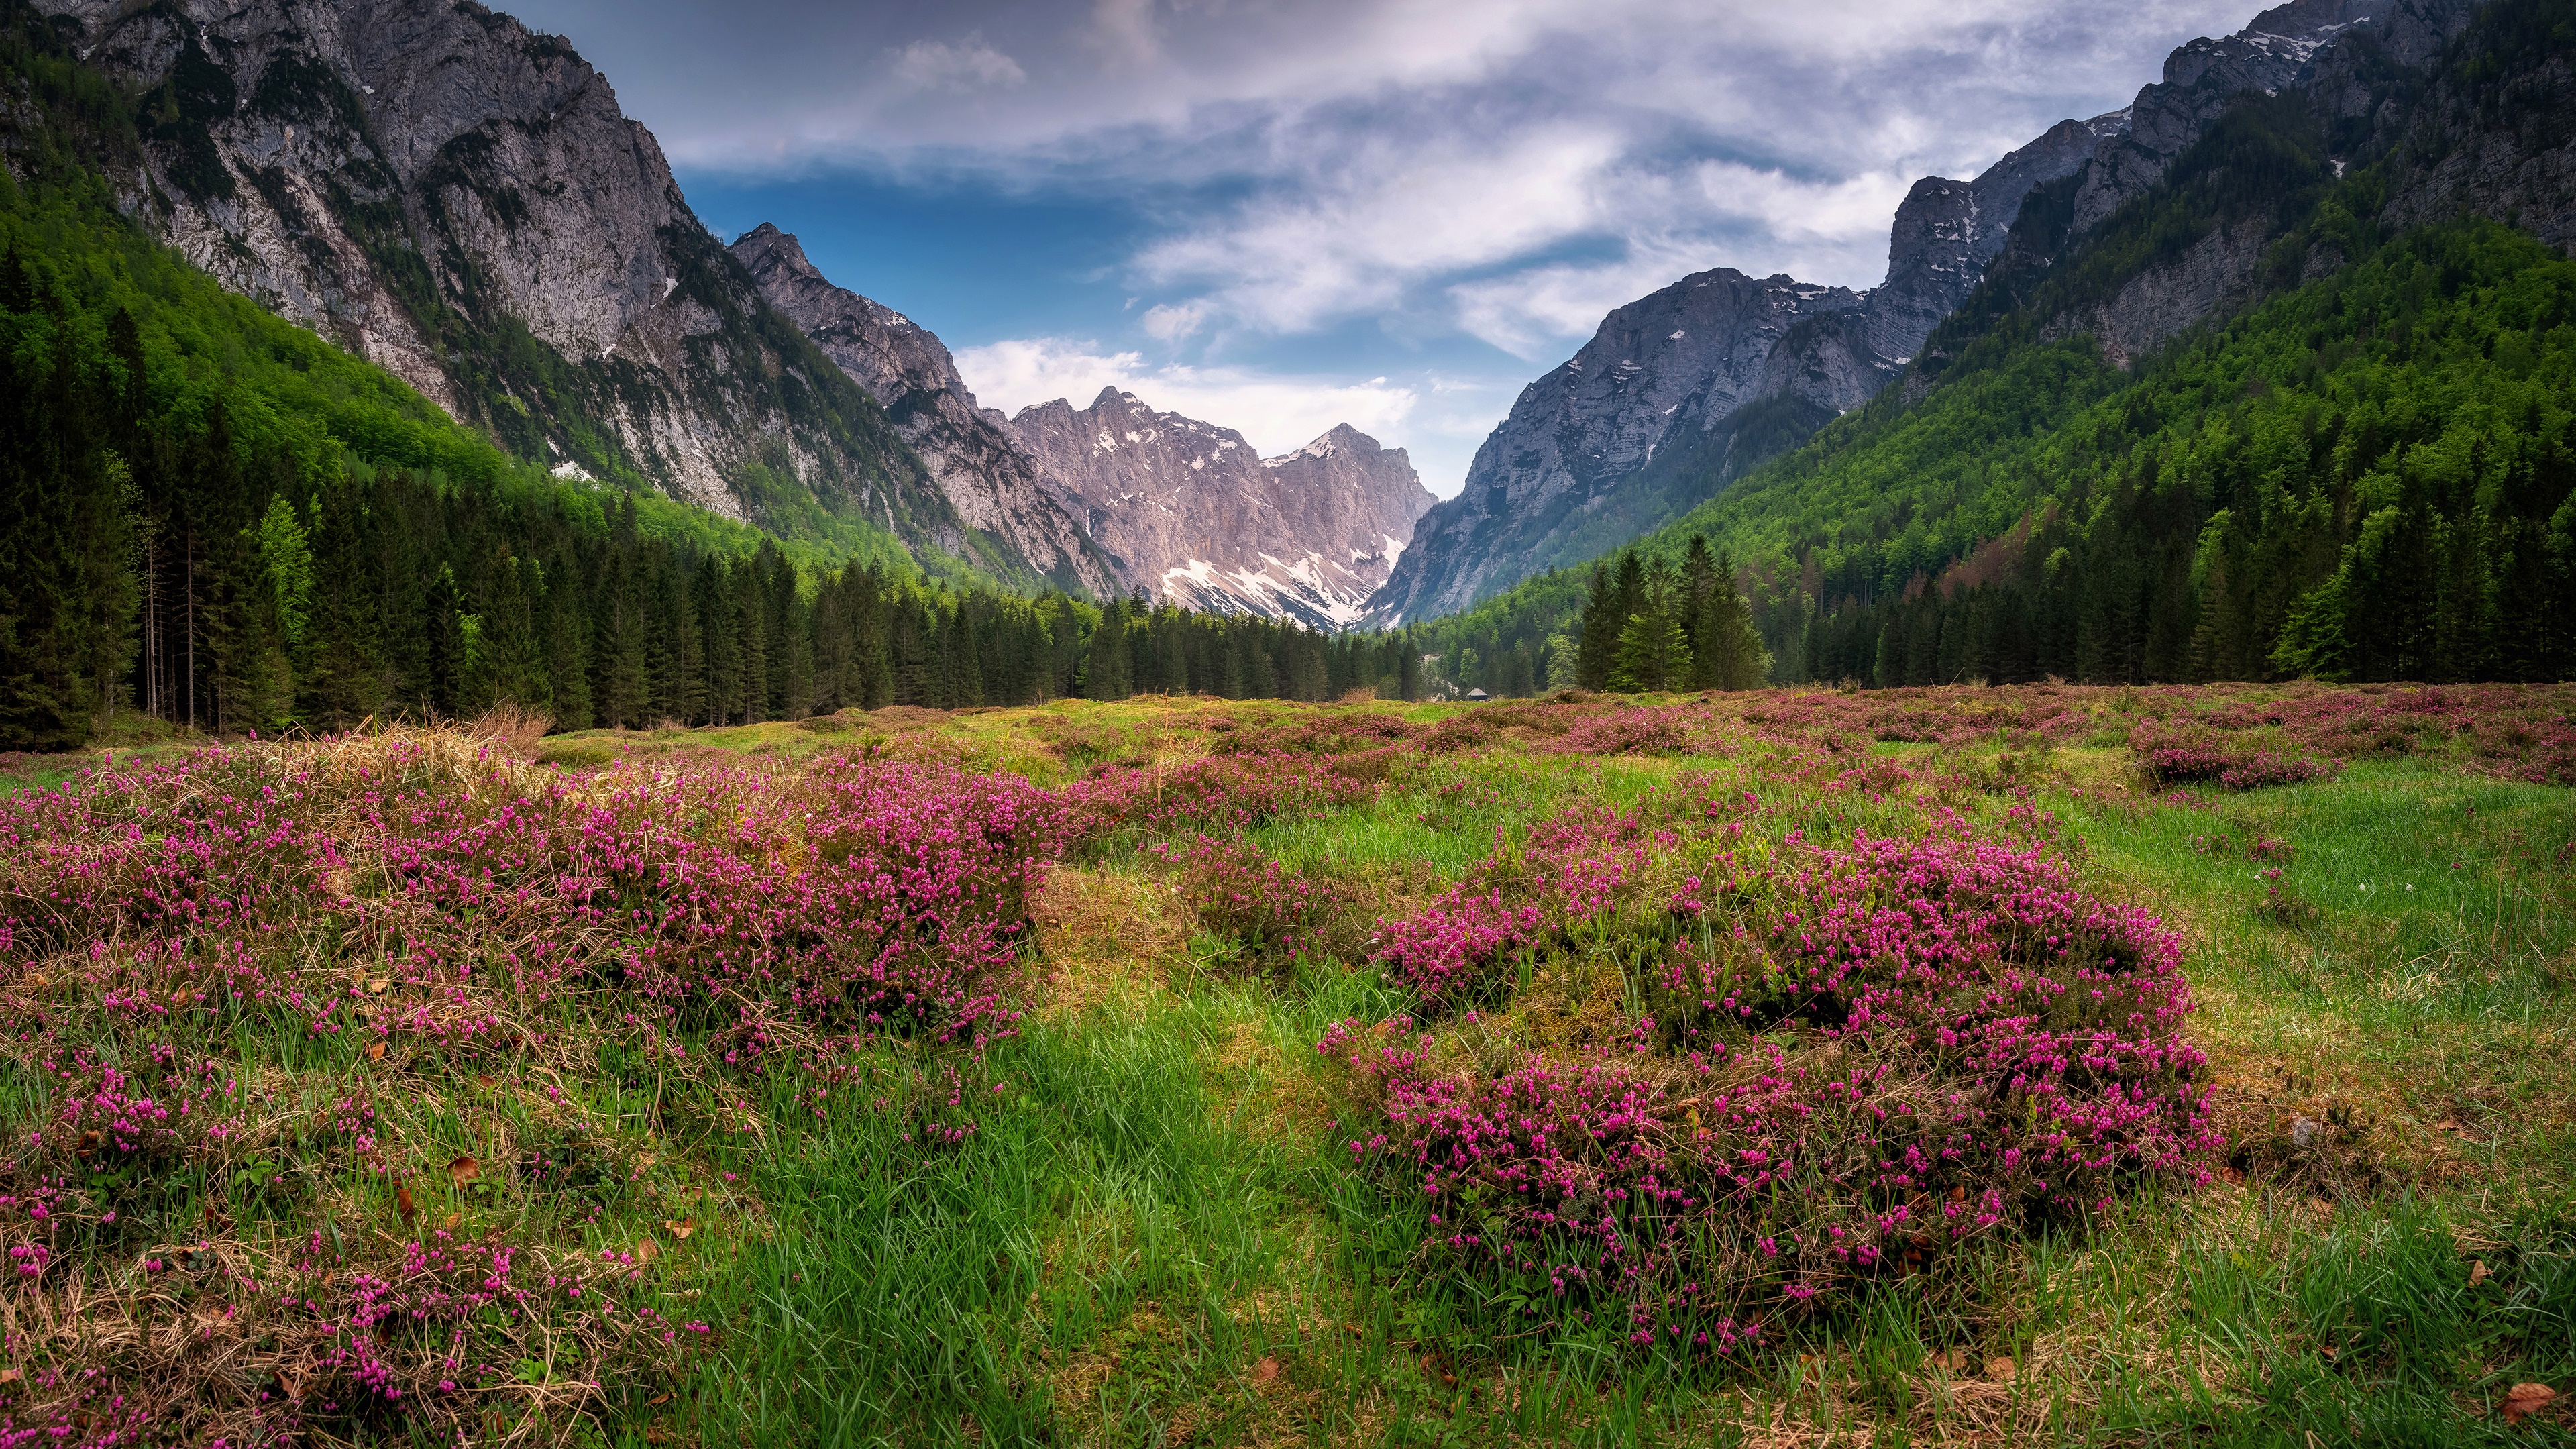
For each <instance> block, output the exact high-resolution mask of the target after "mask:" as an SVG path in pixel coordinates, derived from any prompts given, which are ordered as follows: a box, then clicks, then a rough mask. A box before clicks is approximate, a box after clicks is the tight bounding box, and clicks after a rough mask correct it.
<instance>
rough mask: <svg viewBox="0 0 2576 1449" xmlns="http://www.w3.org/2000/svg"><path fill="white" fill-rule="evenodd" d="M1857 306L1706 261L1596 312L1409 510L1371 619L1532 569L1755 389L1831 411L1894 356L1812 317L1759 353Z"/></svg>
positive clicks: (1459, 597)
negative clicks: (1792, 346) (1880, 354)
mask: <svg viewBox="0 0 2576 1449" xmlns="http://www.w3.org/2000/svg"><path fill="white" fill-rule="evenodd" d="M1861 304H1862V298H1861V297H1860V295H1859V294H1857V293H1854V292H1852V291H1850V290H1848V289H1846V288H1842V287H1823V286H1813V285H1809V284H1807V283H1802V282H1798V281H1794V280H1792V279H1791V278H1789V277H1786V276H1775V277H1770V278H1766V279H1760V280H1757V279H1755V278H1752V277H1748V276H1745V275H1744V274H1743V273H1741V272H1738V271H1735V270H1732V269H1731V268H1724V267H1721V268H1718V269H1716V270H1714V271H1707V272H1700V273H1698V274H1696V275H1693V276H1688V277H1684V278H1683V279H1682V280H1680V281H1678V282H1675V283H1674V284H1673V285H1671V286H1669V287H1666V288H1664V289H1663V290H1662V291H1660V292H1656V293H1654V294H1652V295H1650V296H1647V297H1643V298H1640V299H1639V300H1637V301H1634V302H1631V303H1629V304H1628V305H1627V306H1625V307H1622V308H1620V309H1619V310H1617V311H1615V312H1613V313H1611V314H1610V315H1609V316H1608V317H1607V318H1605V319H1603V321H1602V323H1601V328H1600V330H1599V331H1598V332H1596V333H1594V334H1593V337H1592V340H1591V341H1590V342H1588V343H1586V344H1584V347H1583V349H1582V350H1581V351H1580V352H1577V353H1576V354H1575V355H1574V356H1573V357H1572V358H1571V359H1569V360H1568V361H1567V362H1565V363H1564V364H1563V365H1562V366H1560V367H1558V368H1557V369H1556V370H1555V371H1553V372H1551V373H1549V374H1548V375H1547V376H1545V377H1542V378H1540V379H1539V380H1538V381H1536V382H1534V383H1531V384H1530V385H1529V386H1528V387H1527V388H1525V389H1523V390H1522V392H1521V395H1520V398H1519V399H1518V400H1517V401H1516V402H1514V403H1513V404H1512V410H1511V413H1510V414H1509V415H1508V416H1507V417H1505V418H1504V420H1503V422H1502V424H1501V425H1500V426H1498V427H1496V428H1495V429H1494V432H1493V435H1492V436H1491V437H1489V438H1487V439H1486V440H1485V444H1484V446H1483V447H1481V448H1479V449H1477V451H1476V458H1475V461H1474V462H1473V463H1472V464H1470V465H1469V467H1468V469H1467V484H1466V487H1465V488H1464V489H1463V490H1462V491H1461V492H1460V493H1459V495H1458V496H1457V497H1455V498H1452V499H1449V500H1447V501H1446V502H1443V503H1440V504H1438V505H1435V506H1434V507H1433V508H1432V510H1431V511H1430V512H1429V513H1428V514H1426V515H1424V517H1423V519H1422V522H1421V523H1420V524H1419V525H1418V526H1417V527H1416V529H1415V536H1414V543H1413V547H1412V548H1411V549H1409V550H1407V551H1406V553H1405V556H1404V557H1403V558H1402V559H1401V560H1400V561H1398V563H1397V564H1396V567H1395V572H1394V573H1393V575H1392V576H1390V577H1389V579H1388V580H1387V583H1386V586H1385V587H1384V588H1383V589H1381V590H1379V592H1378V594H1377V597H1376V598H1375V599H1374V600H1373V601H1372V608H1373V610H1374V612H1375V615H1376V617H1377V619H1378V620H1379V621H1380V622H1383V623H1388V624H1393V623H1398V622H1401V621H1403V620H1406V619H1424V618H1430V617H1433V616H1435V615H1439V614H1444V613H1449V612H1453V611H1455V610H1458V609H1462V608H1465V607H1466V606H1468V605H1469V604H1472V603H1474V602H1475V601H1476V600H1477V599H1479V598H1481V597H1483V596H1484V595H1486V594H1489V593H1492V592H1493V591H1495V590H1496V589H1500V588H1503V587H1506V586H1508V585H1510V584H1512V583H1515V582H1518V581H1519V580H1520V579H1522V578H1525V577H1527V576H1529V575H1530V574H1532V573H1535V572H1537V571H1539V570H1540V569H1543V568H1545V567H1547V566H1548V565H1549V563H1551V562H1554V561H1557V555H1558V552H1559V545H1560V544H1562V543H1564V542H1566V541H1569V540H1571V539H1573V538H1576V537H1578V536H1581V535H1582V534H1583V533H1584V532H1585V529H1584V524H1585V523H1586V522H1587V521H1588V516H1589V515H1590V514H1592V513H1594V512H1596V511H1598V510H1600V509H1602V508H1605V507H1609V506H1612V505H1613V504H1614V503H1615V501H1616V500H1615V495H1616V494H1617V492H1618V490H1619V488H1620V485H1621V484H1622V483H1623V482H1625V481H1627V480H1628V479H1630V478H1631V477H1632V476H1634V475H1635V474H1637V473H1638V472H1639V471H1640V470H1642V469H1644V468H1645V467H1647V466H1648V465H1649V464H1650V463H1652V462H1653V460H1654V458H1655V456H1656V454H1657V453H1658V452H1659V451H1661V450H1665V449H1669V448H1673V447H1676V446H1690V445H1692V444H1695V443H1696V442H1698V441H1699V440H1700V438H1701V436H1702V435H1705V434H1707V433H1709V432H1711V431H1713V430H1715V429H1716V428H1717V427H1718V426H1719V425H1720V424H1722V423H1724V422H1725V421H1726V420H1727V419H1728V418H1729V417H1731V416H1732V415H1733V414H1734V413H1735V412H1736V411H1737V410H1738V409H1740V408H1742V407H1743V406H1745V405H1746V404H1748V403H1750V402H1753V401H1755V400H1756V399H1758V398H1762V397H1765V396H1771V395H1774V394H1778V393H1788V394H1793V395H1795V396H1798V397H1801V398H1804V399H1806V400H1807V401H1809V402H1812V403H1814V404H1817V405H1818V406H1820V407H1822V408H1825V409H1829V410H1832V411H1839V410H1841V409H1843V408H1847V407H1850V406H1852V405H1853V404H1854V403H1857V402H1859V401H1861V400H1863V399H1865V398H1867V397H1868V396H1870V394H1872V393H1874V392H1876V391H1877V390H1878V388H1879V387H1880V386H1881V385H1883V384H1884V383H1885V381H1886V379H1887V378H1888V377H1889V376H1892V375H1893V372H1894V369H1893V367H1892V365H1890V364H1888V363H1886V362H1885V361H1884V360H1883V359H1879V358H1876V357H1873V356H1870V355H1868V353H1867V348H1866V342H1865V333H1862V334H1861V335H1855V332H1854V330H1853V329H1833V330H1815V329H1811V330H1809V331H1807V332H1805V333H1804V334H1802V336H1803V341H1804V344H1805V345H1804V346H1802V347H1801V348H1800V349H1799V350H1798V351H1797V352H1795V353H1793V354H1792V355H1791V357H1789V358H1787V359H1784V360H1783V361H1782V364H1781V365H1780V366H1779V367H1778V368H1777V369H1775V368H1774V366H1773V354H1774V352H1775V351H1777V350H1778V349H1779V347H1780V344H1781V343H1782V341H1783V340H1784V339H1786V338H1788V337H1789V336H1790V335H1791V332H1792V329H1793V328H1796V327H1797V326H1798V324H1799V323H1801V322H1804V321H1806V320H1808V319H1810V318H1820V317H1826V316H1832V315H1835V314H1843V313H1851V312H1855V311H1856V310H1857V309H1858V308H1859V307H1860V306H1861ZM1766 388H1768V389H1769V390H1770V391H1768V392H1766Z"/></svg>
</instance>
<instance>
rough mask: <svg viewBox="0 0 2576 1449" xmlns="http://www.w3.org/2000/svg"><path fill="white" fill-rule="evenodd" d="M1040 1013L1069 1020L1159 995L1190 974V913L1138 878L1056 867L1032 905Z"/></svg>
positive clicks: (1157, 885)
mask: <svg viewBox="0 0 2576 1449" xmlns="http://www.w3.org/2000/svg"><path fill="white" fill-rule="evenodd" d="M1033 907H1034V911H1035V917H1036V922H1037V933H1038V944H1039V948H1040V951H1041V954H1042V955H1043V957H1044V960H1045V963H1046V970H1047V984H1046V988H1045V995H1044V1001H1043V1005H1042V1008H1041V1009H1042V1011H1043V1012H1044V1013H1045V1014H1046V1015H1048V1016H1055V1017H1074V1016H1081V1015H1084V1014H1086V1013H1089V1012H1092V1011H1095V1010H1098V1009H1101V1008H1103V1007H1117V1006H1121V1005H1127V1006H1133V1005H1138V1004H1141V1003H1142V1002H1143V1001H1144V1000H1146V999H1148V998H1152V997H1155V996H1159V995H1161V994H1163V993H1164V992H1165V990H1166V989H1167V988H1168V987H1169V986H1170V984H1171V983H1172V982H1173V981H1174V980H1175V979H1178V978H1180V977H1183V976H1185V975H1186V974H1187V973H1188V971H1189V969H1190V951H1189V942H1190V930H1191V928H1192V927H1193V926H1194V925H1195V920H1194V918H1193V916H1192V913H1191V911H1190V908H1189V907H1188V906H1187V905H1186V904H1184V903H1183V902H1182V901H1181V900H1180V898H1179V897H1178V896H1177V895H1175V894H1174V893H1173V891H1172V889H1171V887H1170V886H1168V885H1166V884H1164V883H1163V882H1161V881H1159V880H1155V879H1153V878H1151V877H1146V876H1135V875H1127V874H1123V873H1120V872H1115V871H1108V870H1085V869H1081V868H1079V867H1075V866H1059V867H1057V868H1056V869H1055V870H1053V871H1051V872H1049V873H1048V875H1047V880H1046V885H1045V886H1044V887H1043V888H1042V889H1041V890H1040V891H1039V892H1038V896H1037V899H1036V900H1035V902H1034V903H1033Z"/></svg>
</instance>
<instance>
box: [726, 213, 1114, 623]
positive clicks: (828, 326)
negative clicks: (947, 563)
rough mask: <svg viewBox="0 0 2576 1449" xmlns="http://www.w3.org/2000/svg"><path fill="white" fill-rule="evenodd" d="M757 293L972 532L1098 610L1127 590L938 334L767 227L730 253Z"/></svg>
mask: <svg viewBox="0 0 2576 1449" xmlns="http://www.w3.org/2000/svg"><path fill="white" fill-rule="evenodd" d="M732 251H733V254H734V257H735V258H736V259H737V260H739V261H740V262H741V263H742V264H743V266H744V267H745V268H746V269H747V270H748V271H749V272H750V273H751V276H752V280H753V281H755V282H757V283H759V284H760V292H761V295H762V296H763V297H766V298H767V299H768V300H769V304H770V305H771V306H773V307H776V308H777V309H778V310H779V312H780V313H781V314H782V315H783V316H785V317H786V318H787V320H789V321H791V322H793V323H795V324H796V325H797V326H798V327H800V328H802V329H804V332H805V335H806V336H807V337H810V338H812V339H813V340H814V343H815V345H816V346H818V347H820V348H822V349H823V355H824V356H826V357H829V358H831V359H832V361H833V362H835V363H837V364H839V365H840V368H841V370H842V371H843V372H845V373H848V374H849V375H850V379H851V380H852V381H853V382H856V383H857V384H858V385H859V386H861V387H863V388H865V389H867V391H868V394H869V396H871V397H874V398H875V399H876V400H877V401H878V402H879V403H881V404H883V405H884V406H885V408H886V411H887V414H888V415H889V416H890V417H892V418H893V419H894V425H895V430H896V431H897V432H898V433H900V434H902V435H903V440H904V441H905V442H907V443H909V444H911V445H912V449H913V451H914V452H915V453H917V454H919V455H920V456H921V460H922V462H923V463H924V464H925V465H927V466H928V467H929V469H930V473H931V476H932V477H933V478H935V479H936V480H937V481H938V483H939V487H940V490H941V491H942V492H943V493H945V494H946V495H947V497H948V502H949V504H950V506H952V507H954V508H955V509H956V510H957V516H958V517H959V518H960V519H962V520H963V521H964V522H965V523H966V524H967V525H969V526H970V527H974V528H980V529H984V530H986V531H987V532H990V533H993V534H996V535H998V536H1000V537H1001V538H1003V539H1005V540H1007V541H1008V542H1009V543H1010V544H1011V545H1012V546H1013V547H1015V548H1017V549H1018V550H1019V551H1020V553H1021V554H1022V555H1023V556H1025V557H1026V558H1027V559H1028V561H1029V563H1030V565H1031V566H1032V567H1033V568H1035V569H1036V570H1037V571H1038V572H1039V573H1041V574H1044V575H1046V576H1047V577H1048V578H1050V579H1052V580H1054V581H1055V582H1056V583H1057V584H1059V585H1060V586H1062V587H1065V588H1068V589H1075V590H1079V591H1081V592H1086V593H1089V594H1091V595H1093V596H1094V597H1102V598H1105V597H1107V596H1109V595H1111V594H1114V593H1117V592H1119V591H1120V588H1121V585H1122V580H1121V579H1120V578H1119V576H1118V573H1117V570H1116V568H1115V566H1114V565H1112V564H1111V563H1110V561H1109V559H1108V558H1107V557H1106V556H1104V555H1103V554H1102V553H1101V551H1100V550H1099V548H1097V547H1096V546H1094V545H1093V543H1092V542H1091V540H1090V539H1089V538H1088V537H1086V536H1085V535H1084V534H1083V532H1082V529H1081V527H1080V525H1079V524H1078V523H1077V521H1076V519H1075V516H1074V509H1073V508H1071V507H1068V506H1067V505H1066V504H1065V503H1063V502H1060V501H1059V500H1058V499H1057V498H1056V497H1055V496H1054V495H1053V493H1052V492H1051V490H1050V488H1049V487H1048V484H1047V481H1046V480H1045V479H1043V478H1042V477H1041V475H1040V473H1039V471H1038V467H1037V464H1036V462H1035V461H1034V460H1033V459H1031V458H1030V457H1029V456H1028V454H1027V453H1025V452H1023V451H1022V450H1021V448H1020V446H1019V443H1018V442H1017V441H1016V440H1015V439H1013V438H1012V436H1011V434H1010V430H1009V428H1008V427H1007V426H1006V425H1005V424H1003V423H1002V422H1001V421H1000V419H999V415H998V414H993V413H988V412H986V411H985V410H983V409H981V408H978V407H977V406H976V404H975V394H974V393H972V392H970V391H968V390H967V387H966V382H965V379H963V378H961V377H959V376H958V374H957V362H956V359H955V358H953V357H951V356H950V355H949V353H948V349H947V348H946V347H945V346H943V345H942V344H941V343H940V341H939V338H938V336H937V335H936V334H934V333H933V332H931V331H930V330H929V329H928V328H925V327H923V326H921V325H920V324H918V323H916V322H914V321H913V320H912V319H911V318H909V317H906V316H904V315H903V314H902V313H900V312H897V311H895V310H894V309H893V308H891V307H888V306H886V305H885V304H883V303H881V302H875V301H871V300H869V299H868V298H866V297H862V296H860V295H859V294H858V293H856V292H853V291H850V290H849V289H847V288H845V287H836V286H834V285H832V283H831V281H830V279H829V278H826V277H825V276H824V275H823V273H822V272H821V271H820V270H819V269H817V268H816V267H815V266H814V264H813V263H812V262H811V261H810V260H808V259H807V258H806V256H805V249H804V248H803V247H801V246H799V245H797V242H796V238H795V237H793V236H790V235H788V234H787V233H785V232H782V231H780V230H779V229H778V228H776V227H774V226H771V225H769V224H768V223H766V222H763V223H762V224H761V225H760V226H759V227H757V228H755V229H754V230H752V231H751V232H749V233H747V234H745V235H744V236H742V237H741V238H739V239H738V240H736V241H735V242H734V244H733V247H732Z"/></svg>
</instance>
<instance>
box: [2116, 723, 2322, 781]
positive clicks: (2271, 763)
mask: <svg viewBox="0 0 2576 1449" xmlns="http://www.w3.org/2000/svg"><path fill="white" fill-rule="evenodd" d="M2129 747H2130V748H2131V749H2132V750H2135V751H2136V752H2137V754H2138V757H2139V762H2140V764H2141V765H2142V766H2143V767H2144V768H2145V770H2146V772H2147V777H2148V778H2149V779H2151V780H2153V781H2155V782H2156V783H2157V784H2158V785H2163V786H2173V785H2187V784H2193V783H2197V782H2204V781H2207V782H2214V783H2216V784H2219V785H2223V786H2225V787H2226V788H2228V789H2230V790H2259V789H2261V788H2263V787H2264V786H2266V785H2297V784H2304V783H2306V782H2307V781H2310V780H2321V779H2325V778H2327V777H2329V776H2331V775H2333V774H2334V773H2335V772H2336V770H2337V769H2338V768H2340V767H2339V766H2337V765H2335V764H2333V763H2331V762H2327V761H2322V760H2306V759H2300V758H2298V757H2296V756H2291V755H2281V754H2276V753H2274V752H2273V751H2271V750H2268V749H2264V748H2261V747H2257V748H2255V749H2252V750H2246V749H2243V748H2241V747H2239V746H2236V745H2234V744H2221V743H2215V742H2212V741H2209V740H2205V739H2183V740H2176V739H2174V738H2172V737H2170V736H2167V735H2165V734H2163V733H2162V732H2161V731H2160V730H2158V729H2157V727H2156V726H2154V725H2140V726H2138V727H2137V729H2135V730H2133V731H2131V732H2130V736H2129Z"/></svg>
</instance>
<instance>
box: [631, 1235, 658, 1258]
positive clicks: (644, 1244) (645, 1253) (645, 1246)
mask: <svg viewBox="0 0 2576 1449" xmlns="http://www.w3.org/2000/svg"><path fill="white" fill-rule="evenodd" d="M660 1256H662V1245H661V1244H660V1243H657V1242H654V1241H653V1240H652V1239H651V1238H646V1239H644V1240H642V1241H641V1242H638V1243H637V1244H636V1245H635V1261H636V1262H638V1263H650V1262H652V1261H653V1260H654V1259H655V1258H658V1257H660Z"/></svg>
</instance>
